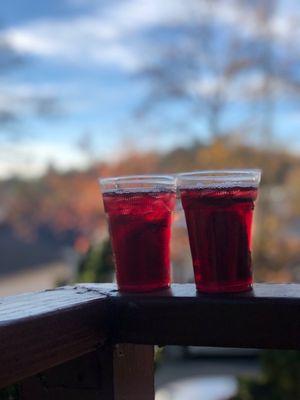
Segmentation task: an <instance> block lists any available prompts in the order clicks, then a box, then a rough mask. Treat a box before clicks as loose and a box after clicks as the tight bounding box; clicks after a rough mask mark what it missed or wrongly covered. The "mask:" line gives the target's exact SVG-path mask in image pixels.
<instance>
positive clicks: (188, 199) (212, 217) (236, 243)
mask: <svg viewBox="0 0 300 400" xmlns="http://www.w3.org/2000/svg"><path fill="white" fill-rule="evenodd" d="M256 197H257V189H256V188H253V187H231V188H203V189H202V188H201V189H198V188H197V189H182V190H181V199H182V205H183V208H184V212H185V216H186V222H187V227H188V233H189V240H190V246H191V253H192V258H193V265H194V273H195V281H196V286H197V289H198V290H199V291H204V292H239V291H244V290H248V289H250V288H251V285H252V264H251V230H252V229H251V228H252V217H253V210H254V201H255V199H256Z"/></svg>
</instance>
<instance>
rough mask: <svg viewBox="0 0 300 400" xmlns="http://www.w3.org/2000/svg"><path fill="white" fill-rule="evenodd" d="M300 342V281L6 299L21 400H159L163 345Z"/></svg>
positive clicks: (91, 289) (102, 288)
mask: <svg viewBox="0 0 300 400" xmlns="http://www.w3.org/2000/svg"><path fill="white" fill-rule="evenodd" d="M168 344H173V345H195V346H197V345H199V346H200V345H201V346H215V347H219V346H222V347H226V346H230V347H248V348H270V349H300V285H294V284H291V285H265V284H258V285H255V288H254V290H253V292H248V293H243V294H234V295H202V294H197V293H196V291H195V288H194V286H193V285H173V286H172V289H168V290H163V291H160V292H153V293H151V294H150V293H149V294H126V295H125V294H119V293H118V292H117V290H116V288H115V286H114V285H104V284H99V285H96V284H90V285H76V286H70V287H63V288H58V289H55V290H47V291H44V292H39V293H32V294H24V295H18V296H13V297H6V298H2V299H0V387H5V386H7V385H9V384H12V383H15V382H20V384H19V388H20V399H22V400H27V399H28V400H29V399H30V400H36V399H43V400H50V399H55V400H60V399H63V400H68V399H72V400H77V399H78V400H79V399H84V400H96V399H97V400H102V399H105V400H112V399H113V400H148V399H149V400H153V399H154V368H153V355H154V351H153V346H154V345H168Z"/></svg>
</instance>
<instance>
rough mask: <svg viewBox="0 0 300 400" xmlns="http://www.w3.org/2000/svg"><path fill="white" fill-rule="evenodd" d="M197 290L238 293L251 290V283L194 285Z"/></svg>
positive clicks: (202, 291)
mask: <svg viewBox="0 0 300 400" xmlns="http://www.w3.org/2000/svg"><path fill="white" fill-rule="evenodd" d="M196 287H197V291H198V292H201V293H240V292H248V291H250V290H252V283H238V284H226V285H222V284H220V285H218V284H213V285H199V284H197V285H196Z"/></svg>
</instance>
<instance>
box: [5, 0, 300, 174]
mask: <svg viewBox="0 0 300 400" xmlns="http://www.w3.org/2000/svg"><path fill="white" fill-rule="evenodd" d="M199 1H200V2H201V0H189V1H188V2H186V1H183V0H164V1H163V2H162V1H161V0H119V1H118V0H108V1H105V0H99V1H96V0H43V1H36V0H2V2H1V11H0V22H1V27H0V28H1V30H0V38H2V40H4V41H5V42H6V43H8V44H9V46H10V47H11V48H12V49H13V50H14V52H16V54H18V55H19V56H20V57H21V59H22V60H23V63H22V64H21V66H18V67H16V68H12V69H11V70H10V71H9V72H6V73H3V74H2V75H0V85H1V86H0V87H1V92H2V97H1V96H0V108H1V107H2V108H3V109H4V110H6V109H8V110H10V109H11V110H13V111H16V112H18V114H20V115H21V116H22V118H20V123H19V124H18V125H16V126H13V127H6V126H5V127H3V128H2V132H3V133H2V139H1V136H0V140H1V148H0V176H9V175H11V174H15V173H17V174H23V175H29V176H30V175H34V174H39V173H41V172H42V171H43V170H44V169H45V168H46V167H47V165H48V164H49V163H52V164H54V165H56V166H57V167H61V168H69V167H73V166H79V167H83V166H85V165H86V164H87V163H88V161H89V160H88V157H87V156H86V154H84V152H82V151H81V150H80V148H79V146H78V142H79V141H80V138H81V137H82V136H85V135H86V136H89V137H90V138H91V147H92V148H93V155H94V157H97V158H99V159H113V160H114V159H116V158H117V157H118V156H120V155H122V154H123V153H124V152H126V143H128V146H129V147H131V146H133V145H136V146H137V147H140V148H144V149H147V148H155V149H159V150H163V149H168V148H171V147H172V146H175V145H176V144H188V143H189V141H190V140H191V139H192V136H191V135H189V134H187V133H185V132H180V131H178V130H176V129H175V128H173V127H172V125H171V124H169V120H170V119H172V115H173V116H174V115H176V116H177V115H180V113H182V115H184V113H185V109H184V106H182V105H178V104H177V105H172V104H171V103H170V105H169V106H167V108H166V107H165V109H159V108H156V111H155V112H156V116H164V115H165V118H161V119H160V120H159V122H157V121H156V120H155V118H154V119H153V121H154V122H153V121H152V120H151V119H150V120H148V121H147V122H143V121H137V120H135V119H134V118H133V115H134V111H135V110H136V108H137V107H138V105H139V103H140V102H141V101H142V100H143V98H144V96H145V93H147V89H148V84H147V82H146V81H145V80H143V79H141V78H139V79H137V78H136V77H135V76H139V75H138V74H139V73H140V72H142V71H143V70H144V68H146V67H147V66H148V65H151V63H153V62H154V63H155V60H156V58H157V60H159V56H160V55H161V51H163V49H164V45H165V44H167V45H170V43H172V46H175V47H176V45H177V44H178V45H179V44H180V43H185V42H184V40H188V34H187V33H186V31H185V28H186V26H190V24H191V23H196V22H197V18H198V16H197V15H195V14H193V12H191V10H192V9H193V6H195V4H196V3H198V4H199ZM202 2H203V7H202V10H201V12H203V13H204V14H203V15H204V16H205V15H209V13H210V12H213V13H214V16H215V17H216V20H217V22H218V24H219V26H220V31H222V29H223V30H224V28H225V27H227V28H228V27H229V28H230V29H235V30H236V31H237V32H240V31H242V34H244V35H250V36H251V35H252V36H253V37H257V36H259V35H260V32H259V31H257V27H254V26H253V22H252V21H251V19H250V18H249V13H248V12H247V10H246V9H244V10H238V11H237V8H236V6H235V5H236V4H235V3H236V0H228V1H223V2H221V3H222V4H221V6H220V5H219V6H218V7H217V8H215V9H213V11H212V10H211V7H207V2H205V1H202ZM187 4H188V7H187ZM205 4H206V6H205ZM283 4H284V7H283ZM205 7H206V8H205ZM205 13H206V14H205ZM203 15H202V18H203ZM295 15H296V16H297V18H298V20H297V22H299V6H298V5H297V1H296V0H294V1H292V0H289V1H285V2H284V3H283V2H279V7H278V10H277V12H276V14H275V15H274V16H273V19H272V29H273V31H274V37H275V39H276V40H277V42H278V43H279V44H278V46H281V47H283V48H285V47H287V46H288V44H289V41H290V39H291V19H292V18H294V17H295ZM294 22H295V21H294ZM298 25H299V24H298ZM297 33H298V34H299V33H300V31H299V27H298V30H297ZM294 34H295V31H294ZM296 37H297V35H296ZM298 37H299V36H298ZM187 43H188V42H187ZM256 81H257V79H256ZM192 84H193V85H194V87H196V88H199V91H200V92H201V93H202V95H203V93H204V94H205V93H211V91H212V90H214V85H215V83H214V82H211V80H209V79H207V78H205V79H204V80H203V79H202V80H201V82H200V83H196V84H194V83H192ZM36 96H37V97H41V98H44V97H45V98H54V99H56V100H57V112H56V113H54V115H53V116H51V117H48V118H41V117H39V116H37V115H36V114H35V113H34V112H33V108H34V107H33V105H32V104H31V99H32V98H33V97H36ZM164 112H165V114H164ZM236 113H237V109H235V111H234V112H233V111H230V112H229V113H227V115H226V116H225V120H228V121H230V120H233V119H234V114H236ZM154 117H155V113H154ZM187 118H188V117H187ZM193 118H194V119H193V120H190V124H191V125H195V126H197V131H198V137H199V138H200V139H204V140H205V139H207V137H208V133H207V131H206V125H205V121H204V120H203V117H202V116H199V117H198V118H197V116H195V117H193ZM299 128H300V116H299V115H298V110H297V107H296V106H295V104H293V105H290V104H288V106H287V107H284V106H283V107H281V108H280V109H279V110H278V112H277V114H276V135H277V138H280V139H281V140H282V141H283V142H285V141H286V138H287V137H288V136H289V137H290V138H292V139H291V140H293V144H294V147H295V146H296V147H297V146H298V145H299V143H300V140H298V139H297V132H298V130H299ZM14 131H17V132H21V133H23V134H24V137H23V139H22V140H19V141H17V142H16V141H13V142H12V141H9V140H6V139H3V135H4V136H5V137H6V136H7V135H10V134H11V133H10V132H14ZM295 132H296V134H295ZM299 147H300V146H299Z"/></svg>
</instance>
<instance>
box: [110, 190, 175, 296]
mask: <svg viewBox="0 0 300 400" xmlns="http://www.w3.org/2000/svg"><path fill="white" fill-rule="evenodd" d="M175 199H176V195H175V193H174V192H163V191H161V192H154V191H153V192H136V193H129V192H110V193H104V195H103V201H104V206H105V211H106V212H107V214H108V221H109V229H110V235H111V240H112V247H113V252H114V257H115V263H116V276H117V283H118V287H119V289H120V290H123V291H141V292H142V291H149V290H154V289H159V288H163V287H167V286H169V285H170V236H171V218H172V211H173V209H174V206H175Z"/></svg>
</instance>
